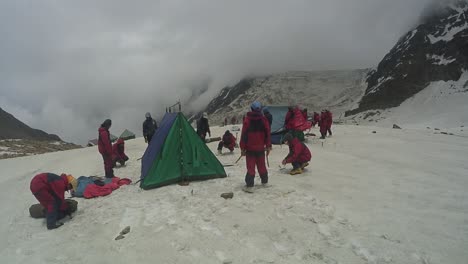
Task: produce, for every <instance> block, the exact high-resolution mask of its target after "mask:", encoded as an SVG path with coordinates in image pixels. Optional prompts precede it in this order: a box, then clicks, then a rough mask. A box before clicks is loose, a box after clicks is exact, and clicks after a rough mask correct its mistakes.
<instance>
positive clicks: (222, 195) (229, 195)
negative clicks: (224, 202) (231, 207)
mask: <svg viewBox="0 0 468 264" xmlns="http://www.w3.org/2000/svg"><path fill="white" fill-rule="evenodd" d="M221 197H223V198H224V199H232V197H234V193H233V192H227V193H222V194H221Z"/></svg>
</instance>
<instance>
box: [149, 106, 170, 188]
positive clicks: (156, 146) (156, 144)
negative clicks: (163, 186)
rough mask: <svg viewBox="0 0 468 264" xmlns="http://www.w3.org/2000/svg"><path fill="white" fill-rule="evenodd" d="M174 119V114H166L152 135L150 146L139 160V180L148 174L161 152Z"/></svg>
mask: <svg viewBox="0 0 468 264" xmlns="http://www.w3.org/2000/svg"><path fill="white" fill-rule="evenodd" d="M176 117H177V114H176V113H166V115H164V117H163V119H162V121H161V123H160V125H159V128H158V129H157V130H156V132H155V133H154V135H153V138H152V140H151V142H150V144H148V147H146V150H145V153H144V154H143V157H142V158H141V179H143V178H144V177H145V176H146V174H148V171H149V170H150V168H151V166H152V165H153V161H154V160H155V159H156V156H157V155H158V154H159V152H161V149H162V147H163V144H164V141H165V140H166V137H167V134H168V133H169V130H170V129H171V128H172V125H173V124H174V121H175V119H176Z"/></svg>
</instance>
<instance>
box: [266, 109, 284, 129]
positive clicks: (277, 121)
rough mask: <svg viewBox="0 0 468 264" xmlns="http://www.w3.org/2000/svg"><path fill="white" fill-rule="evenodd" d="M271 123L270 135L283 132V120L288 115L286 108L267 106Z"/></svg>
mask: <svg viewBox="0 0 468 264" xmlns="http://www.w3.org/2000/svg"><path fill="white" fill-rule="evenodd" d="M268 110H269V111H270V114H271V116H272V117H273V121H272V123H271V133H272V134H274V133H277V132H281V131H282V130H284V119H285V118H286V114H287V113H288V106H268Z"/></svg>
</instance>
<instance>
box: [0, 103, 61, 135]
mask: <svg viewBox="0 0 468 264" xmlns="http://www.w3.org/2000/svg"><path fill="white" fill-rule="evenodd" d="M0 139H35V140H49V141H61V139H60V138H59V137H58V136H57V135H52V134H47V133H46V132H44V131H42V130H39V129H34V128H31V127H29V126H28V125H26V124H24V123H23V122H21V121H19V120H18V119H16V118H15V117H14V116H13V115H11V114H10V113H8V112H6V111H4V110H3V109H2V108H0Z"/></svg>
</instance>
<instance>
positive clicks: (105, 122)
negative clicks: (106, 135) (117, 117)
mask: <svg viewBox="0 0 468 264" xmlns="http://www.w3.org/2000/svg"><path fill="white" fill-rule="evenodd" d="M111 125H112V120H110V119H106V120H104V122H103V123H102V124H101V126H102V127H105V128H109V127H111Z"/></svg>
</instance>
